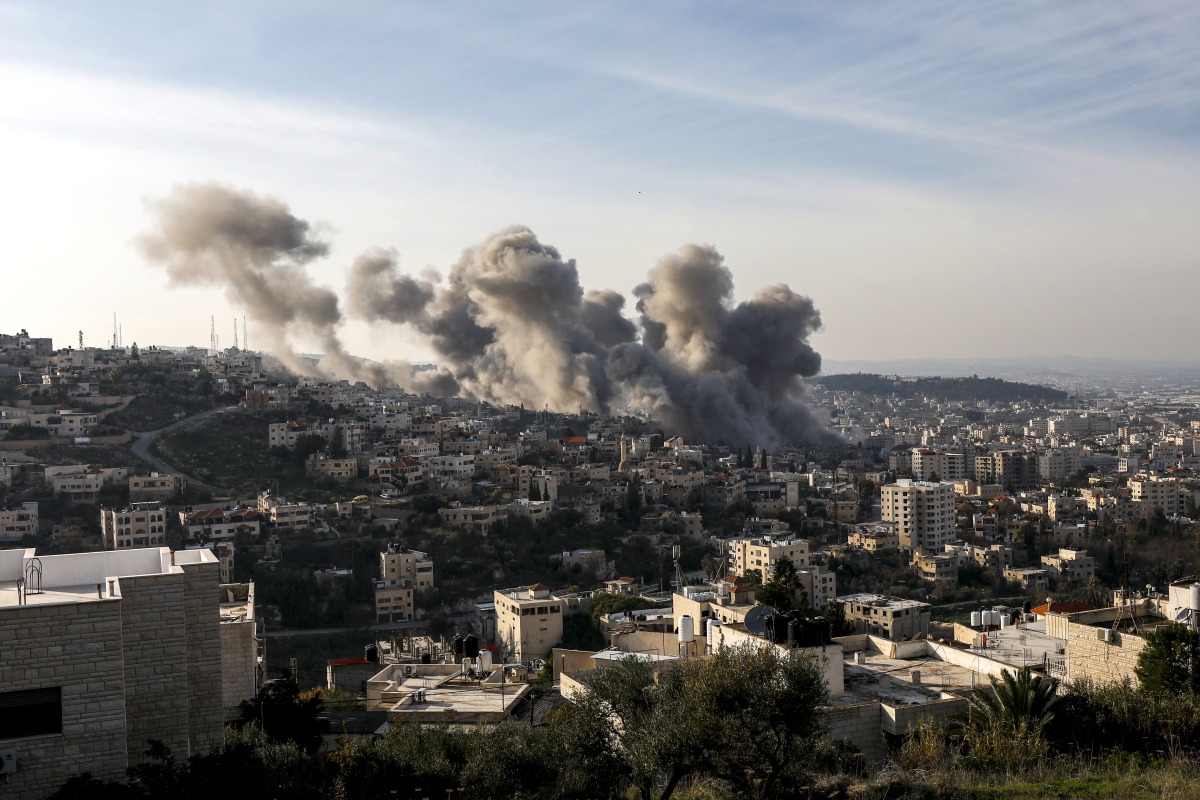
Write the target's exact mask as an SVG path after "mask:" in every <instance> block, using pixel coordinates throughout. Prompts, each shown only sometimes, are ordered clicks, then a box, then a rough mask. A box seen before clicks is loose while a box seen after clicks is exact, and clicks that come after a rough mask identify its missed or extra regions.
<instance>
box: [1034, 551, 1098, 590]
mask: <svg viewBox="0 0 1200 800" xmlns="http://www.w3.org/2000/svg"><path fill="white" fill-rule="evenodd" d="M1042 567H1043V568H1044V569H1045V570H1046V572H1047V573H1048V574H1049V575H1050V576H1051V577H1052V578H1055V579H1057V580H1060V581H1071V582H1073V581H1086V580H1087V579H1088V578H1091V577H1092V576H1094V575H1095V574H1096V559H1094V558H1092V557H1091V556H1089V555H1088V554H1087V550H1075V549H1071V548H1067V547H1061V548H1059V550H1058V553H1056V554H1051V555H1048V556H1042Z"/></svg>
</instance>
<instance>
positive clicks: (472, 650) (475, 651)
mask: <svg viewBox="0 0 1200 800" xmlns="http://www.w3.org/2000/svg"><path fill="white" fill-rule="evenodd" d="M463 650H464V652H465V655H466V656H467V658H479V637H478V636H476V635H475V634H473V633H468V634H467V637H466V638H465V639H463Z"/></svg>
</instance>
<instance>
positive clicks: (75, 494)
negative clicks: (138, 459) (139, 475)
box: [45, 464, 129, 503]
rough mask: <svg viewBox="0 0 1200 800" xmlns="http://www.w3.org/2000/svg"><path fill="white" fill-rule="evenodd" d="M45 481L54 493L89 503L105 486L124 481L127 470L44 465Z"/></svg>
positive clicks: (97, 496) (74, 465)
mask: <svg viewBox="0 0 1200 800" xmlns="http://www.w3.org/2000/svg"><path fill="white" fill-rule="evenodd" d="M45 477H46V483H47V484H49V486H50V489H51V490H52V491H53V492H54V494H56V495H61V496H63V497H66V498H67V499H69V500H75V501H78V502H84V503H89V502H93V501H95V500H97V499H99V497H100V490H101V489H103V488H104V487H105V486H112V485H113V484H115V483H119V482H121V481H124V480H125V479H126V478H128V477H129V470H128V469H126V468H124V467H113V468H107V467H93V466H88V465H86V464H72V465H68V466H62V467H46V471H45Z"/></svg>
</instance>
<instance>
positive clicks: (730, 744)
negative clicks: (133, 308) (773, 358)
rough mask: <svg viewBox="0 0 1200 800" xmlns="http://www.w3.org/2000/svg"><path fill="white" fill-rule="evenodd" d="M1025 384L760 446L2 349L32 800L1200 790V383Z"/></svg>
mask: <svg viewBox="0 0 1200 800" xmlns="http://www.w3.org/2000/svg"><path fill="white" fill-rule="evenodd" d="M243 336H244V331H243ZM214 344H215V342H214ZM417 369H418V370H419V369H421V368H420V367H418V368H417ZM315 373H316V370H315V368H314V374H315ZM1028 380H1029V382H1013V381H1007V380H999V379H996V378H980V377H977V376H974V377H959V378H946V377H931V376H925V377H913V376H904V375H899V374H893V375H882V374H862V373H859V374H843V375H828V376H826V375H819V376H817V377H815V378H812V379H809V380H808V381H807V384H806V386H805V392H806V395H807V402H808V403H809V405H810V406H811V407H812V408H813V409H815V410H816V412H817V414H818V415H819V416H820V417H821V418H822V419H823V421H824V424H825V427H826V429H827V433H828V436H827V437H825V438H823V439H822V440H821V441H820V443H817V444H813V443H804V442H786V441H775V442H773V443H771V444H769V445H763V444H759V445H754V444H752V443H751V442H748V441H720V440H716V441H702V440H698V439H694V438H692V437H691V436H690V435H689V433H688V431H685V430H671V429H667V428H665V427H663V425H662V423H661V422H660V421H656V420H655V419H654V418H652V417H651V416H649V415H648V414H646V413H641V412H638V411H637V410H630V411H629V413H628V414H626V415H624V416H619V417H610V416H604V415H601V414H598V413H594V412H591V411H588V410H587V409H579V410H577V411H576V412H575V413H554V412H551V411H548V410H546V409H545V408H526V407H522V406H507V407H497V406H494V405H491V404H488V403H484V402H479V401H473V400H468V399H465V398H463V397H438V396H433V395H430V394H425V393H423V394H414V393H411V392H408V391H406V390H405V387H403V386H376V387H372V386H368V385H367V384H366V383H361V382H359V383H350V382H347V381H334V380H330V379H327V378H321V377H299V378H297V377H293V376H291V375H289V373H288V372H287V371H285V370H283V369H282V368H281V366H280V365H279V364H278V362H276V361H275V360H274V359H273V358H272V357H271V356H269V355H266V354H260V353H257V352H254V351H251V350H248V349H244V348H243V349H239V348H238V347H236V346H235V347H233V348H227V349H217V348H216V347H209V348H199V347H188V348H169V347H155V346H147V347H139V346H138V345H136V344H133V345H130V346H124V344H123V343H121V342H120V341H119V336H118V335H116V334H114V337H113V341H112V342H110V343H109V344H107V345H106V346H104V347H90V346H89V347H85V346H83V338H82V334H81V335H80V341H79V346H78V347H74V346H72V347H66V348H63V347H55V346H54V343H53V342H52V341H51V340H50V339H48V338H38V337H36V336H32V335H30V334H29V333H27V332H26V331H25V330H21V331H19V332H17V333H13V334H2V335H0V546H2V547H3V548H4V549H2V550H0V588H2V589H3V594H2V595H0V597H3V601H2V602H0V629H3V632H4V640H5V642H6V643H7V644H6V646H5V648H4V653H3V655H2V656H0V709H3V710H4V713H3V715H2V718H0V775H3V778H2V780H3V781H5V783H2V784H0V787H2V789H3V793H4V794H5V796H12V797H17V798H27V797H28V798H34V797H44V796H49V795H50V794H52V793H53V792H54V791H55V790H56V789H58V788H59V787H62V789H61V792H60V794H59V796H62V797H76V796H85V795H84V794H83V793H86V792H89V791H100V790H101V789H103V790H104V791H109V792H118V791H124V792H127V793H128V795H127V796H147V795H149V796H159V795H160V794H162V795H164V796H165V794H167V793H176V794H178V793H180V792H181V791H183V790H182V789H181V788H180V787H183V786H191V787H193V788H192V789H188V790H187V791H197V792H198V791H200V788H199V787H204V791H210V790H211V791H216V790H218V789H219V788H220V787H221V786H223V785H224V784H221V783H219V781H218V780H217V779H216V778H215V777H213V776H212V775H211V774H208V773H211V772H212V771H213V770H216V771H218V772H220V771H222V770H224V771H225V772H226V773H227V774H228V775H229V776H238V779H240V780H244V781H247V784H246V785H247V786H253V787H259V788H258V791H261V792H263V793H265V794H266V796H283V794H284V793H288V794H289V796H296V795H300V796H314V797H315V796H323V795H324V794H325V793H326V792H328V793H332V794H335V795H337V796H342V797H375V796H405V797H423V796H437V793H438V792H441V791H445V792H447V794H448V796H457V795H455V794H454V793H455V792H459V793H461V794H463V795H467V796H480V797H493V796H530V797H535V796H546V797H550V796H577V797H589V796H615V795H621V793H623V792H625V793H628V792H633V793H635V794H637V796H640V797H659V798H666V797H669V796H671V795H672V794H673V793H675V792H677V791H678V792H683V791H685V790H686V791H690V792H699V791H703V790H704V789H703V787H705V786H710V787H723V788H720V789H717V790H715V791H724V792H728V793H730V794H727V795H712V796H740V797H749V796H793V795H794V794H795V793H797V792H800V791H801V790H802V789H803V791H815V790H816V789H814V787H820V791H823V792H825V793H826V795H827V796H846V797H849V796H854V797H875V796H884V794H878V793H877V794H872V793H871V792H875V791H876V790H880V787H883V789H882V790H880V791H886V790H887V789H888V787H891V791H892V794H891V795H888V796H910V795H905V794H903V792H905V791H909V790H912V791H914V792H916V791H918V790H919V787H920V785H921V780H922V779H921V778H920V771H921V770H931V769H936V768H940V767H945V766H946V765H947V764H951V763H959V762H960V761H962V759H964V758H966V759H970V761H969V763H970V764H973V765H974V767H973V768H975V769H979V770H986V769H991V768H995V769H1001V770H1009V771H1012V770H1018V771H1019V770H1022V769H1031V768H1032V767H1033V765H1036V764H1041V763H1043V760H1042V759H1043V757H1044V756H1045V755H1046V754H1047V753H1051V752H1053V753H1059V754H1068V753H1070V754H1075V755H1079V754H1083V755H1080V756H1079V757H1081V758H1083V757H1086V758H1087V759H1099V758H1105V757H1108V758H1111V757H1113V756H1114V754H1117V753H1121V754H1124V755H1125V757H1127V758H1130V759H1148V758H1161V757H1162V754H1163V753H1164V752H1170V753H1181V754H1188V755H1189V756H1190V755H1194V754H1195V753H1196V752H1197V748H1200V739H1197V738H1196V736H1197V735H1198V734H1200V700H1198V699H1197V698H1196V692H1198V691H1200V677H1198V676H1200V633H1198V632H1197V629H1198V627H1200V580H1198V579H1197V574H1198V572H1200V569H1198V566H1200V523H1198V522H1197V515H1198V511H1197V507H1198V501H1200V404H1198V402H1197V401H1198V398H1200V378H1195V379H1193V378H1189V377H1187V376H1169V377H1160V378H1157V379H1156V378H1147V377H1145V376H1144V375H1141V374H1129V375H1120V374H1110V375H1107V376H1096V375H1090V376H1080V375H1065V374H1050V373H1048V374H1045V375H1042V376H1036V375H1034V376H1030V377H1029V378H1028ZM760 441H762V440H761V439H760ZM636 687H642V689H645V691H647V692H649V691H650V690H649V689H648V688H647V687H654V691H653V692H651V693H650V694H647V695H645V696H644V697H641V699H637V698H635V696H634V695H631V694H630V692H632V691H634V690H635V688H636ZM642 689H637V691H642ZM635 694H636V692H635ZM639 696H640V695H639ZM772 708H776V709H779V708H785V709H787V711H786V713H782V714H781V713H777V712H772V711H771V709H772ZM716 709H724V712H725V713H717V712H716ZM1052 709H1060V710H1061V711H1055V710H1052ZM1131 709H1136V712H1135V711H1134V710H1131ZM1122 715H1124V716H1122ZM1089 721H1090V722H1089ZM1092 723H1094V724H1092ZM227 726H228V727H227ZM665 731H672V732H673V733H672V736H673V737H675V738H672V737H667V738H666V739H664V738H663V737H664V736H665V733H664V732H665ZM97 733H101V734H102V735H96V734H97ZM768 739H770V741H771V742H774V743H775V744H774V745H772V747H774V748H775V749H772V747H768V746H767V744H766V741H767V740H768ZM269 742H276V743H277V746H279V747H284V748H285V750H281V751H279V752H278V753H277V754H276V756H275V757H274V759H275V760H274V761H272V762H270V765H269V769H268V768H267V767H263V766H261V764H260V767H257V768H256V767H252V766H251V764H252V763H259V762H257V761H255V759H259V760H260V761H261V759H262V758H263V756H262V753H263V752H265V751H264V748H266V747H267V746H268V743H269ZM286 748H290V749H286ZM964 753H965V754H966V755H963V754H964ZM231 754H232V755H231ZM222 759H226V760H227V761H226V762H222ZM263 763H265V762H263ZM222 764H224V766H222ZM502 764H503V765H507V766H505V767H503V768H501V766H500V765H502ZM85 773H86V775H85ZM206 775H207V776H206ZM205 776H206V777H205ZM130 777H132V778H133V780H132V782H129V783H126V781H127V779H129V778H130ZM229 780H233V778H232V777H230V778H229ZM1097 780H1101V778H1097ZM272 781H274V783H272ZM505 781H508V782H507V783H506V782H505ZM706 782H707V783H706ZM268 785H269V786H270V787H273V788H266V787H267V786H268ZM430 787H433V788H430ZM854 787H858V788H857V789H855V788H854ZM854 791H857V792H858V794H854V793H853V792H854ZM72 792H76V794H72ZM389 792H390V795H389V794H388V793H389ZM139 793H140V794H139ZM839 793H840V794H839ZM826 795H822V796H826ZM113 796H125V795H116V794H114V795H113ZM197 796H199V795H197ZM621 796H624V795H621ZM690 796H709V795H702V794H692V795H690ZM911 796H914V797H915V796H923V795H919V794H912V795H911ZM947 796H951V795H947ZM964 796H967V795H964ZM1097 796H1100V795H1097ZM1104 796H1107V795H1104Z"/></svg>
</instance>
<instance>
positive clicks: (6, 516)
mask: <svg viewBox="0 0 1200 800" xmlns="http://www.w3.org/2000/svg"><path fill="white" fill-rule="evenodd" d="M37 532H38V504H37V503H36V502H33V501H31V502H28V503H22V504H21V505H19V506H16V507H15V508H0V542H19V541H21V539H23V538H24V537H26V536H37Z"/></svg>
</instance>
